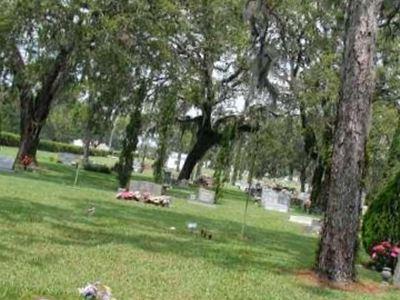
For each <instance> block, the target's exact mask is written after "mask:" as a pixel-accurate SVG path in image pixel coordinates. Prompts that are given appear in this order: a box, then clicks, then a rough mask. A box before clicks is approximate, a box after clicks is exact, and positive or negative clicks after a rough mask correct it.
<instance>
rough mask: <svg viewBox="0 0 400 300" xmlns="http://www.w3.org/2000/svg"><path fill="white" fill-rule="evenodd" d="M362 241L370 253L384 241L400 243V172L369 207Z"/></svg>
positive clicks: (365, 217)
mask: <svg viewBox="0 0 400 300" xmlns="http://www.w3.org/2000/svg"><path fill="white" fill-rule="evenodd" d="M362 241H363V245H364V248H365V249H366V250H367V251H368V252H369V253H371V252H372V251H371V250H372V248H373V247H374V246H375V245H378V244H379V243H381V242H382V241H389V242H391V243H392V244H398V243H399V242H400V172H398V173H397V175H396V176H395V177H394V178H392V180H390V181H389V182H388V184H387V185H386V186H385V187H384V188H383V190H382V191H381V192H380V193H379V194H378V196H377V197H376V199H374V200H373V201H372V203H371V205H370V206H369V208H368V211H367V213H366V214H365V216H364V219H363V226H362Z"/></svg>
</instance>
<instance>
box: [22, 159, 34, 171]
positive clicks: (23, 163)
mask: <svg viewBox="0 0 400 300" xmlns="http://www.w3.org/2000/svg"><path fill="white" fill-rule="evenodd" d="M32 162H33V159H32V157H30V156H29V155H25V156H24V157H22V158H21V164H22V165H23V166H24V170H26V169H27V168H28V167H29V166H30V165H31V163H32Z"/></svg>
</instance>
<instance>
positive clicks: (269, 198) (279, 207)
mask: <svg viewBox="0 0 400 300" xmlns="http://www.w3.org/2000/svg"><path fill="white" fill-rule="evenodd" d="M261 203H262V206H263V207H264V208H265V209H267V210H274V211H279V212H284V213H287V212H289V207H290V196H289V195H288V194H286V193H283V192H277V191H275V190H273V189H269V188H263V190H262V194H261Z"/></svg>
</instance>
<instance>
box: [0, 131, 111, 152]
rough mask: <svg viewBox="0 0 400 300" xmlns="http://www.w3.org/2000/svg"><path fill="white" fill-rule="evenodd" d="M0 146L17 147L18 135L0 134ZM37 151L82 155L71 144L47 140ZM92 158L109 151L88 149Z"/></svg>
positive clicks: (78, 148) (41, 143) (76, 147)
mask: <svg viewBox="0 0 400 300" xmlns="http://www.w3.org/2000/svg"><path fill="white" fill-rule="evenodd" d="M0 145H3V146H9V147H19V135H18V134H14V133H10V132H0ZM39 150H43V151H48V152H67V153H73V154H83V148H82V147H79V146H75V145H71V144H66V143H59V142H53V141H49V140H40V142H39ZM90 154H91V155H93V156H107V155H109V154H111V153H110V152H109V151H104V150H98V149H90Z"/></svg>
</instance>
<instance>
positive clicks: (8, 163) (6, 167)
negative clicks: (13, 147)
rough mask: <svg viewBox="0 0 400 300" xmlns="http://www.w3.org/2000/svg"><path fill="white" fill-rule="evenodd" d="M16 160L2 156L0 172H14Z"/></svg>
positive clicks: (0, 157) (0, 158)
mask: <svg viewBox="0 0 400 300" xmlns="http://www.w3.org/2000/svg"><path fill="white" fill-rule="evenodd" d="M13 164H14V160H13V159H12V158H10V157H7V156H0V172H12V170H13V169H12V167H13Z"/></svg>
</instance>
